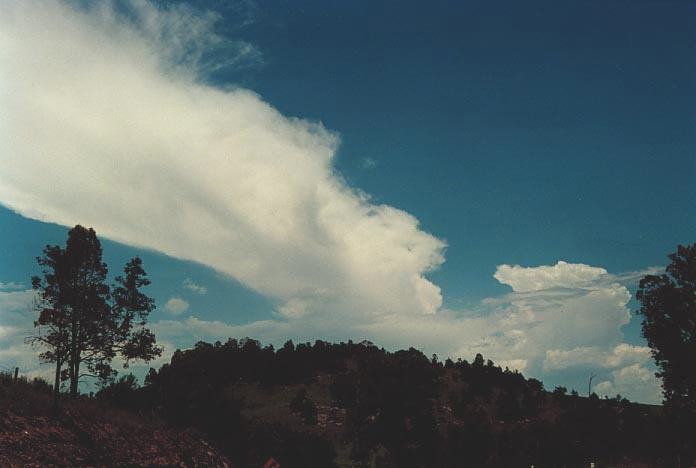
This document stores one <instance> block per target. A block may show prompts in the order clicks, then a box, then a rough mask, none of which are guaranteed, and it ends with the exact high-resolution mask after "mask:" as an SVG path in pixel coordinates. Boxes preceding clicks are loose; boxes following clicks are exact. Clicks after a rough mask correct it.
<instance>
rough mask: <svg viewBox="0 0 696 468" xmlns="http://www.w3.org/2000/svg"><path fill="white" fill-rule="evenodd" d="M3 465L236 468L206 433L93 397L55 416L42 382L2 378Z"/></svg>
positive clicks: (0, 439) (0, 432) (0, 460)
mask: <svg viewBox="0 0 696 468" xmlns="http://www.w3.org/2000/svg"><path fill="white" fill-rule="evenodd" d="M0 466H3V467H5V466H6V467H10V466H12V467H20V466H21V467H32V466H33V467H44V466H219V467H231V466H233V465H232V464H231V463H230V462H229V460H228V459H227V458H226V457H225V456H223V455H222V454H220V453H219V452H218V451H217V450H216V449H215V448H213V447H212V446H211V445H210V444H208V443H207V442H206V441H205V438H204V436H203V435H202V434H201V433H200V431H197V430H193V429H177V428H172V427H171V426H169V425H167V424H166V423H164V422H163V421H162V420H161V419H159V418H154V417H152V415H150V417H143V416H142V415H137V414H133V413H132V412H128V411H125V410H121V409H117V408H114V407H112V406H111V405H108V404H105V403H104V402H99V401H95V400H93V399H89V398H86V397H85V398H81V399H79V400H77V401H67V402H65V404H64V408H63V411H62V413H61V417H60V419H59V420H55V419H54V418H52V417H51V394H50V389H49V388H48V387H47V386H46V384H45V383H43V382H41V381H34V382H28V381H26V380H24V379H20V380H19V381H18V382H16V383H14V384H13V383H12V382H11V379H9V378H8V376H6V375H3V376H2V378H0Z"/></svg>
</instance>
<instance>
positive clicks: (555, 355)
mask: <svg viewBox="0 0 696 468" xmlns="http://www.w3.org/2000/svg"><path fill="white" fill-rule="evenodd" d="M649 360H650V348H648V347H647V346H633V345H629V344H627V343H621V344H618V345H616V346H615V347H614V348H613V349H606V348H605V347H600V346H593V347H578V348H573V349H569V350H561V349H554V350H548V351H546V358H545V359H544V364H543V366H544V370H560V369H567V368H571V367H595V368H597V367H599V368H604V369H612V368H617V367H621V366H626V365H628V364H631V365H632V364H645V363H646V362H648V361H649Z"/></svg>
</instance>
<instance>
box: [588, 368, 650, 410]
mask: <svg viewBox="0 0 696 468" xmlns="http://www.w3.org/2000/svg"><path fill="white" fill-rule="evenodd" d="M593 391H594V392H595V393H597V394H598V395H600V396H605V395H607V396H609V397H614V396H616V395H617V394H620V395H622V396H624V397H626V396H629V398H630V399H633V400H638V401H642V402H646V403H653V404H659V403H660V402H661V401H662V387H661V386H660V381H659V380H658V379H657V378H656V377H655V374H654V371H651V370H650V369H647V368H645V367H643V366H641V365H640V364H632V365H630V366H626V367H623V368H621V369H617V370H615V371H614V372H612V380H604V381H602V382H599V383H598V384H597V385H595V386H594V388H593Z"/></svg>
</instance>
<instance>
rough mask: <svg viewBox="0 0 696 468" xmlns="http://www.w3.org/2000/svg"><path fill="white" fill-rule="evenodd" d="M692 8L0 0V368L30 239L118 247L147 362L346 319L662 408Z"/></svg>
mask: <svg viewBox="0 0 696 468" xmlns="http://www.w3.org/2000/svg"><path fill="white" fill-rule="evenodd" d="M695 13H696V4H693V3H691V2H681V1H652V0H651V1H648V0H631V1H618V0H611V1H603V2H599V1H591V0H585V1H570V0H563V1H557V0H556V1H553V2H551V1H531V2H513V1H495V2H491V1H485V2H484V1H462V2H439V1H436V2H429V3H428V5H427V7H426V6H425V5H424V4H423V3H421V2H410V1H408V2H398V3H397V2H389V1H385V2H369V1H354V2H323V1H305V0H295V1H292V2H283V1H274V2H263V3H262V2H258V3H256V2H251V1H238V2H223V1H205V2H203V1H201V2H193V3H186V2H175V1H170V2H148V1H145V0H123V1H101V2H89V3H87V2H79V1H67V0H66V1H59V0H51V1H46V2H39V1H36V0H28V1H18V0H0V368H10V367H13V366H19V367H20V369H21V370H22V372H23V373H26V374H28V375H46V376H48V375H50V366H47V365H40V363H39V361H38V359H37V357H36V354H37V352H38V350H35V349H32V348H31V347H29V346H28V345H26V344H25V343H24V337H25V336H27V335H28V334H30V333H31V332H32V321H33V320H34V318H35V315H36V313H35V312H34V311H33V308H32V301H33V297H34V296H33V292H32V291H31V289H30V278H31V276H32V275H36V274H39V273H40V270H39V268H38V266H37V264H36V258H35V257H36V256H38V255H40V253H41V250H42V248H43V247H44V246H45V245H46V244H61V245H63V244H64V242H65V239H66V234H67V231H68V229H69V228H70V227H72V226H74V225H75V224H78V223H79V224H82V225H85V226H91V227H94V229H95V230H96V232H97V234H98V235H99V236H100V238H101V240H102V243H103V247H104V258H105V261H106V263H107V264H108V265H109V268H110V275H111V277H113V276H115V275H117V274H119V272H120V270H121V269H122V268H123V265H124V264H125V263H126V262H127V261H128V259H130V258H132V257H134V256H140V257H141V258H142V259H143V262H144V267H145V269H146V271H147V272H148V275H149V277H150V279H151V280H152V285H151V286H149V287H148V288H147V290H146V292H147V293H148V294H149V295H151V296H152V297H154V298H155V300H156V303H157V309H156V310H155V311H154V312H153V314H152V315H151V317H150V324H151V328H152V329H153V330H154V331H155V333H156V335H157V337H158V341H159V342H160V343H161V344H163V346H164V348H165V355H164V356H163V357H162V358H161V359H159V360H157V361H155V362H151V363H149V364H139V365H136V366H134V367H133V368H132V369H133V370H134V371H135V373H136V374H138V375H140V376H142V375H143V373H144V372H145V371H146V370H147V368H149V367H150V366H153V367H158V366H159V365H161V364H162V363H163V362H166V360H167V359H168V358H169V356H170V355H171V353H172V352H173V350H174V349H176V348H186V347H190V346H192V345H193V344H194V343H195V342H196V341H198V340H205V341H211V342H212V341H216V340H221V341H225V340H226V339H227V338H228V337H236V338H241V337H244V336H250V337H252V338H256V339H259V340H261V341H262V342H263V343H272V344H274V345H275V346H278V345H282V344H283V343H284V342H285V341H286V340H288V339H293V340H294V341H296V342H297V341H313V340H315V339H324V340H329V341H340V340H348V339H352V340H354V341H361V340H363V339H368V340H371V341H373V342H375V343H376V344H378V345H380V346H384V347H387V348H388V349H399V348H407V347H410V346H414V347H416V348H418V349H421V350H422V351H423V352H424V353H426V354H427V355H430V354H433V353H437V354H438V356H439V357H440V359H444V358H445V357H452V358H454V359H456V358H463V359H468V360H472V359H473V357H474V355H475V354H476V353H478V352H480V353H482V354H483V355H484V357H486V358H490V359H492V360H494V361H495V362H496V363H497V364H500V365H501V366H503V367H506V366H507V367H509V368H510V369H517V370H520V371H522V372H523V373H524V375H525V376H528V377H535V378H538V379H540V380H542V381H543V382H544V384H545V386H546V388H550V389H552V388H553V387H554V386H556V385H564V386H566V387H568V389H571V388H575V389H578V390H579V391H580V392H581V393H584V392H587V388H588V379H589V377H590V376H591V375H593V374H596V377H595V378H594V379H593V384H592V390H593V391H596V392H597V393H598V394H600V395H601V396H603V395H609V396H614V395H616V394H617V393H620V394H621V395H624V396H627V397H629V398H631V399H633V400H637V401H642V402H648V403H658V402H659V401H660V400H661V394H660V382H659V380H658V379H657V378H656V377H655V376H654V372H655V366H654V362H653V361H652V359H651V357H650V350H649V348H648V347H647V345H646V342H645V340H644V339H643V338H642V337H641V335H640V319H639V317H636V315H635V311H636V309H637V304H636V302H635V300H634V299H633V296H634V294H635V290H636V287H637V283H638V281H639V279H640V278H641V277H642V276H644V275H645V274H650V273H656V272H658V271H661V270H662V269H663V268H664V266H665V265H666V262H667V258H666V256H667V255H668V254H669V253H671V252H673V251H674V250H675V249H676V246H677V245H678V244H690V243H692V242H694V240H695V239H694V232H695V229H696V217H694V210H695V208H696V184H695V183H694V180H696V179H695V177H694V176H696V158H695V157H694V150H696V135H695V134H694V124H695V123H696V111H695V109H696V106H695V104H696V79H695V78H696V54H695V47H696V24H695V22H696V19H694V18H696V15H694V14H695Z"/></svg>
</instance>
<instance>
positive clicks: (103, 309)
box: [29, 225, 162, 413]
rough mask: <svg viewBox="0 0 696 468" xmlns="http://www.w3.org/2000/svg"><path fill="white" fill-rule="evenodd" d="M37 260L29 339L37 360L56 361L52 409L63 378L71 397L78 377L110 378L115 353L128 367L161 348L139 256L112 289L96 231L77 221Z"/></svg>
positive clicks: (151, 302) (74, 392)
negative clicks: (33, 330) (61, 242)
mask: <svg viewBox="0 0 696 468" xmlns="http://www.w3.org/2000/svg"><path fill="white" fill-rule="evenodd" d="M37 261H38V263H39V265H41V266H42V267H43V268H44V270H43V276H42V277H38V276H35V277H33V278H32V286H33V288H34V289H35V290H36V291H37V293H38V294H37V296H38V299H37V303H36V308H37V310H38V312H39V317H38V319H37V320H36V322H35V323H34V325H35V326H36V327H37V331H38V332H37V334H36V335H34V336H31V337H29V341H30V342H31V343H33V344H37V345H41V346H43V347H44V348H45V349H46V350H45V351H44V352H43V353H41V355H40V357H41V359H43V360H44V361H46V362H52V363H54V364H55V378H54V388H53V395H54V400H53V401H54V411H55V412H56V413H57V410H58V396H59V389H60V382H61V381H64V380H69V381H70V396H71V397H73V398H75V397H76V396H77V393H78V382H79V381H80V379H81V378H83V377H85V376H88V375H91V376H93V377H98V378H99V379H101V380H102V381H103V382H108V381H109V380H111V379H112V378H113V377H114V375H115V371H114V370H113V369H112V368H111V362H112V360H113V359H114V357H116V356H117V354H118V355H120V356H121V357H123V358H124V359H125V365H126V366H127V365H128V362H129V361H130V360H132V359H143V360H145V361H148V360H150V359H152V358H154V357H156V356H159V355H160V354H161V353H162V350H161V349H160V348H158V347H157V346H156V344H155V336H154V335H153V334H152V332H150V331H149V330H148V329H147V328H145V325H146V323H147V317H148V315H149V313H150V312H151V311H152V309H154V307H155V305H154V301H153V300H152V299H150V298H149V297H147V296H146V295H144V294H143V293H141V292H140V288H142V287H143V286H147V285H148V284H150V281H149V280H148V279H147V277H146V273H145V270H143V268H142V262H141V260H140V259H139V258H134V259H132V260H131V261H130V262H128V263H127V264H126V266H125V268H124V276H119V277H117V278H116V285H115V286H114V287H113V290H111V289H110V288H109V286H108V285H107V284H106V276H107V272H108V270H107V266H106V264H105V263H104V262H103V261H102V248H101V243H100V242H99V239H97V235H96V233H95V232H94V230H93V229H91V228H90V229H86V228H84V227H82V226H79V225H78V226H75V227H74V228H72V229H71V230H70V232H69V233H68V240H67V245H66V247H65V248H62V247H60V246H57V245H53V246H52V245H47V246H46V248H45V249H44V251H43V255H42V256H41V257H38V258H37ZM64 365H65V366H67V369H63V366H64ZM82 366H85V367H86V368H87V372H82V370H81V369H82Z"/></svg>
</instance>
